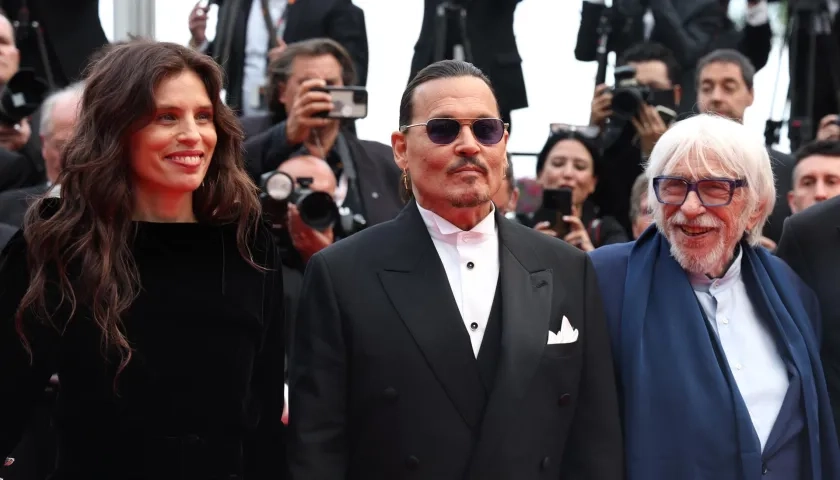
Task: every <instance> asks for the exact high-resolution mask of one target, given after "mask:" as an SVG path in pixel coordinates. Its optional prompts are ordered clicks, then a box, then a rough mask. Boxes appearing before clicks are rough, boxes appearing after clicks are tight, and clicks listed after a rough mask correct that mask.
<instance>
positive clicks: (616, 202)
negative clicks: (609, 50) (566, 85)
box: [590, 42, 682, 234]
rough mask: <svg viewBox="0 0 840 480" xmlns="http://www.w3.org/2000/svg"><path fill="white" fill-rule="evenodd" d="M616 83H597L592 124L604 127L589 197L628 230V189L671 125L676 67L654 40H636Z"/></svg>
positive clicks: (624, 57) (675, 103) (670, 55)
mask: <svg viewBox="0 0 840 480" xmlns="http://www.w3.org/2000/svg"><path fill="white" fill-rule="evenodd" d="M615 75H616V79H615V80H616V81H615V86H614V87H612V88H611V87H608V86H606V85H598V86H596V87H595V97H594V98H593V99H592V112H591V116H590V124H591V125H597V126H598V127H600V128H601V130H602V135H601V141H602V148H603V149H604V154H603V166H602V168H601V169H600V171H601V172H603V174H602V175H601V177H600V179H599V181H598V185H597V187H596V189H595V193H594V194H593V200H594V202H595V204H596V205H597V206H598V207H599V211H600V213H601V215H603V216H610V217H614V218H615V219H616V220H618V222H619V223H620V224H621V225H622V226H623V227H624V229H625V230H626V231H627V233H628V234H629V233H631V232H632V228H631V225H630V217H629V213H630V191H631V190H632V188H633V181H634V180H635V179H636V177H637V176H639V174H641V173H642V164H643V163H644V161H645V159H646V158H647V156H648V155H650V152H651V150H652V149H653V146H654V145H655V144H656V142H657V141H658V140H659V137H661V136H662V134H663V133H665V131H666V130H667V129H668V128H669V127H670V125H671V123H672V122H673V120H674V118H675V116H676V112H677V111H678V109H679V104H680V100H681V96H682V89H681V86H680V85H679V79H680V67H679V64H678V63H677V61H676V59H675V58H674V55H673V53H671V51H670V50H669V49H668V48H666V47H664V46H662V45H660V44H658V43H647V42H646V43H639V44H636V45H633V46H631V47H630V48H628V49H627V50H626V51H625V52H624V54H623V55H622V56H621V57H620V58H619V60H618V68H616V70H615Z"/></svg>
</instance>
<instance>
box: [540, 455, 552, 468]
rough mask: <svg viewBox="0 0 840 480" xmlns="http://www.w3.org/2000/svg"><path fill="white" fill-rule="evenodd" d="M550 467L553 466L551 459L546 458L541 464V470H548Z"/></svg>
mask: <svg viewBox="0 0 840 480" xmlns="http://www.w3.org/2000/svg"><path fill="white" fill-rule="evenodd" d="M550 466H551V459H550V458H549V457H545V458H543V459H542V462H541V463H540V470H547V469H548V467H550Z"/></svg>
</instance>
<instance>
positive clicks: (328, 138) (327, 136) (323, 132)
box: [303, 123, 339, 159]
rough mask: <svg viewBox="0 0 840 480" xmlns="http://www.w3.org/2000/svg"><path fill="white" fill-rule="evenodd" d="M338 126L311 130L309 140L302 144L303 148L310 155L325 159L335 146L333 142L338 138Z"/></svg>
mask: <svg viewBox="0 0 840 480" xmlns="http://www.w3.org/2000/svg"><path fill="white" fill-rule="evenodd" d="M338 132H339V124H338V123H336V124H334V125H330V126H328V127H324V128H321V129H317V130H312V133H311V134H310V135H309V139H307V140H306V141H305V142H303V146H304V147H306V150H307V151H309V152H310V153H311V154H313V155H315V156H317V157H319V158H322V159H326V158H327V155H329V153H330V151H331V150H332V149H333V147H334V146H335V141H336V139H337V138H338Z"/></svg>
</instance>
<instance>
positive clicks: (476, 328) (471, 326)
mask: <svg viewBox="0 0 840 480" xmlns="http://www.w3.org/2000/svg"><path fill="white" fill-rule="evenodd" d="M470 330H472V331H476V330H478V323H476V322H472V323H471V324H470Z"/></svg>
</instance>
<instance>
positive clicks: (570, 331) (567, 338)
mask: <svg viewBox="0 0 840 480" xmlns="http://www.w3.org/2000/svg"><path fill="white" fill-rule="evenodd" d="M577 339H578V331H577V329H575V328H572V324H571V323H569V319H568V318H566V316H565V315H563V323H561V324H560V331H559V332H557V333H554V332H552V331H551V330H549V331H548V343H547V344H546V345H561V344H564V343H575V342H577Z"/></svg>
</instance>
